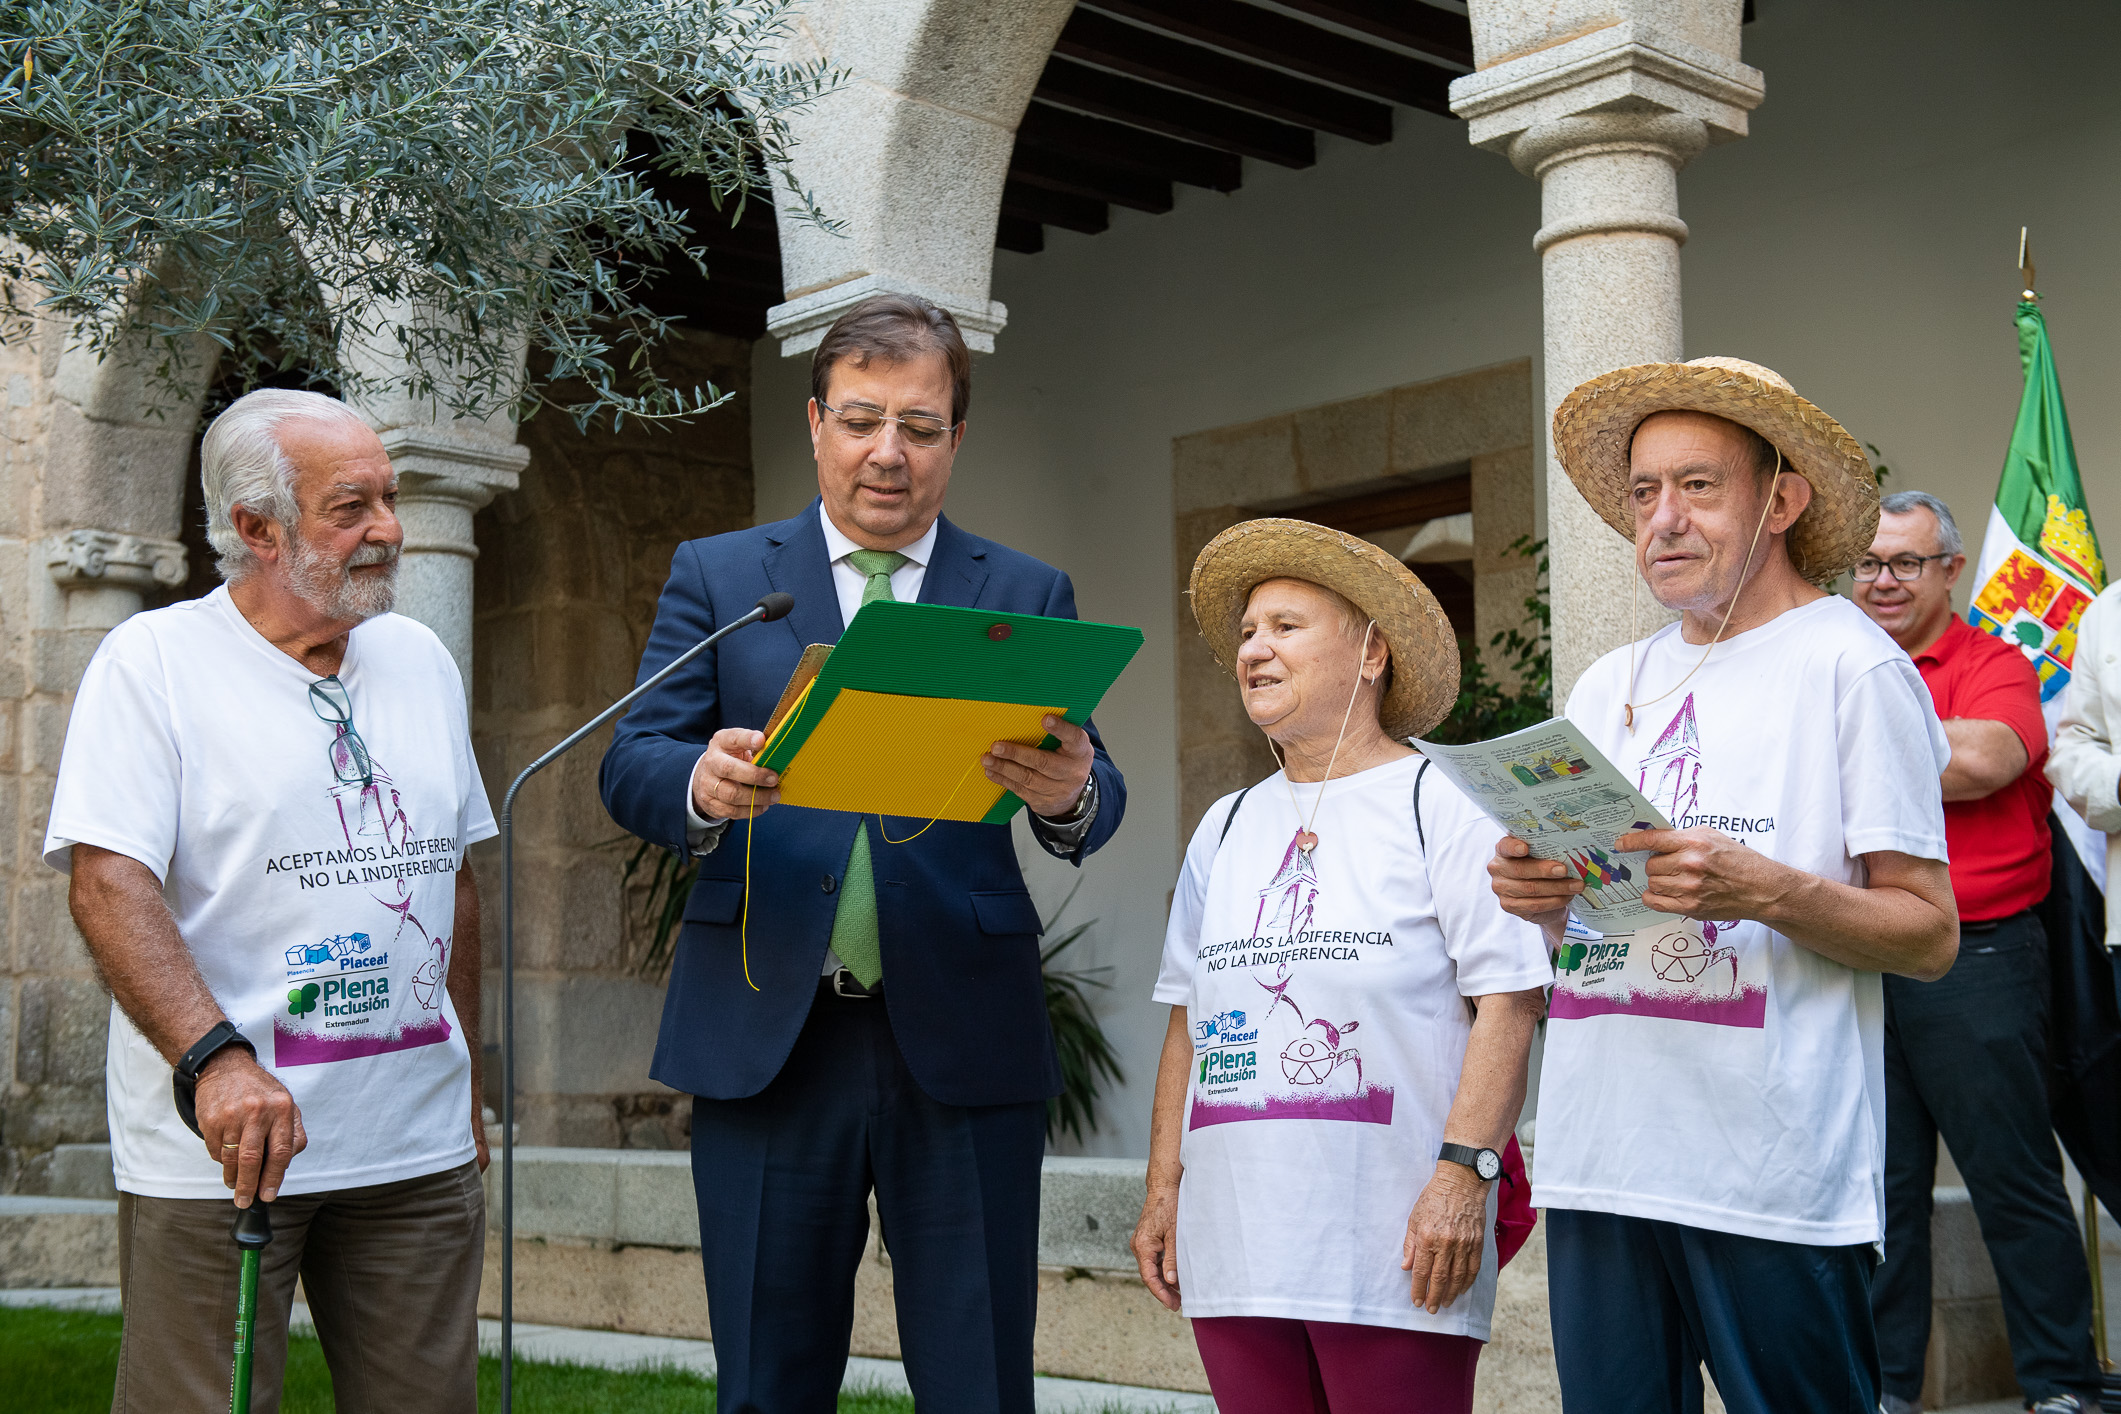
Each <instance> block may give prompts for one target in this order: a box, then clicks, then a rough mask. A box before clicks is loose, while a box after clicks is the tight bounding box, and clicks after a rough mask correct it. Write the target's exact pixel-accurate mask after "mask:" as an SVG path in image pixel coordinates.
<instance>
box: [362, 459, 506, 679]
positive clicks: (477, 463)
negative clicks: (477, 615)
mask: <svg viewBox="0 0 2121 1414" xmlns="http://www.w3.org/2000/svg"><path fill="white" fill-rule="evenodd" d="M382 437H383V447H384V450H386V451H388V452H389V453H390V464H391V466H392V467H393V468H395V469H396V471H397V473H398V519H399V521H400V522H402V523H403V525H404V527H405V558H404V562H403V564H402V565H401V566H400V567H399V569H398V603H397V609H398V612H399V613H401V614H404V615H406V616H407V617H408V618H414V619H418V620H419V621H420V622H421V623H423V624H426V625H427V626H428V627H429V628H431V629H433V630H434V631H435V636H436V637H437V638H439V639H441V640H442V645H443V647H445V648H447V649H448V650H449V656H450V657H452V658H454V659H456V660H457V671H458V672H459V673H461V674H462V675H463V677H464V690H465V691H466V693H469V692H470V690H471V617H472V614H471V568H472V567H471V562H472V561H473V560H475V559H477V558H478V556H479V547H478V545H477V543H476V542H475V541H474V540H473V539H472V533H471V521H472V517H473V516H474V515H476V514H477V513H478V512H479V511H480V510H482V509H484V508H485V506H486V505H487V503H488V502H490V501H492V500H493V498H494V497H495V496H497V495H499V494H500V493H501V492H503V491H513V490H515V489H516V481H517V477H518V475H519V474H520V473H521V472H522V470H523V468H524V466H525V465H527V464H528V463H529V461H530V452H529V450H528V449H527V448H524V447H519V446H517V445H516V444H515V443H514V442H513V441H509V442H501V441H498V440H496V439H493V438H489V437H469V436H464V435H462V434H461V433H453V432H452V431H451V429H450V428H449V427H448V426H447V425H446V424H434V423H429V424H425V425H419V424H415V425H411V426H398V427H386V428H384V429H382Z"/></svg>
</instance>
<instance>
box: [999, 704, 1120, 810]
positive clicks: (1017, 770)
mask: <svg viewBox="0 0 2121 1414" xmlns="http://www.w3.org/2000/svg"><path fill="white" fill-rule="evenodd" d="M1044 725H1045V728H1046V730H1047V731H1048V732H1050V733H1052V734H1053V736H1054V737H1055V738H1057V739H1058V740H1059V742H1060V746H1059V747H1058V748H1057V749H1055V750H1053V751H1041V750H1039V749H1038V748H1037V747H1035V746H1019V745H1018V744H1017V743H1015V742H1013V741H998V742H996V743H994V749H993V750H991V751H989V752H988V753H987V754H986V755H985V756H982V757H981V758H980V766H981V768H982V769H983V770H985V771H986V773H987V779H988V780H990V781H992V782H994V783H995V784H996V785H998V786H1001V787H1002V788H1004V789H1005V790H1013V791H1015V792H1016V794H1017V796H1018V797H1019V798H1020V799H1021V800H1022V801H1023V802H1024V804H1026V805H1028V806H1030V807H1031V813H1032V814H1034V815H1043V816H1045V817H1046V818H1047V819H1049V820H1050V819H1053V818H1055V817H1057V816H1062V815H1066V814H1067V813H1068V812H1069V811H1071V810H1073V809H1074V808H1075V802H1076V801H1077V800H1079V799H1081V798H1082V794H1083V786H1084V784H1085V783H1086V782H1088V781H1089V779H1090V766H1091V763H1092V762H1093V761H1095V760H1096V759H1097V758H1096V754H1095V753H1094V752H1092V751H1091V749H1090V733H1088V732H1086V731H1084V730H1083V729H1082V728H1081V727H1079V726H1077V725H1075V723H1073V722H1071V721H1069V720H1067V719H1066V718H1065V717H1048V718H1046V720H1045V723H1044Z"/></svg>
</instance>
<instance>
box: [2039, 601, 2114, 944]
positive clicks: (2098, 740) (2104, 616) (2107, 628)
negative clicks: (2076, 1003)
mask: <svg viewBox="0 0 2121 1414" xmlns="http://www.w3.org/2000/svg"><path fill="white" fill-rule="evenodd" d="M2067 691H2068V695H2067V696H2066V697H2064V698H2063V704H2064V705H2063V709H2062V722H2061V725H2060V726H2059V727H2057V728H2056V730H2055V744H2054V747H2053V749H2052V750H2051V751H2049V753H2048V757H2047V779H2048V780H2049V782H2050V783H2052V784H2053V785H2054V787H2055V789H2056V790H2057V791H2059V792H2060V793H2061V795H2062V798H2063V799H2064V800H2066V801H2068V802H2069V804H2070V808H2071V809H2072V810H2074V811H2076V812H2077V813H2078V814H2079V815H2082V816H2083V817H2084V820H2085V823H2086V824H2088V825H2090V826H2091V827H2092V828H2093V829H2095V830H2098V831H2100V832H2101V833H2102V834H2104V835H2105V836H2106V881H2107V882H2106V946H2107V948H2108V950H2109V951H2121V583H2115V584H2109V585H2108V586H2106V589H2105V591H2104V592H2103V593H2101V594H2100V595H2099V597H2098V598H2096V599H2094V600H2092V602H2091V604H2090V605H2089V606H2088V607H2087V608H2086V609H2085V611H2084V617H2083V618H2081V619H2079V620H2078V621H2077V656H2076V658H2075V660H2074V661H2073V662H2072V663H2071V665H2070V679H2069V687H2068V689H2067Z"/></svg>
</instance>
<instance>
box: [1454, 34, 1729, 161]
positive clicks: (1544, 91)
mask: <svg viewBox="0 0 2121 1414" xmlns="http://www.w3.org/2000/svg"><path fill="white" fill-rule="evenodd" d="M1766 94H1767V89H1766V81H1765V80H1764V79H1763V78H1762V76H1761V73H1760V71H1759V70H1758V69H1755V68H1753V67H1752V66H1750V65H1748V64H1742V63H1740V62H1738V61H1737V60H1736V59H1734V58H1728V57H1726V56H1724V55H1722V54H1718V53H1716V52H1714V51H1713V50H1709V49H1705V48H1703V47H1701V46H1700V45H1698V44H1693V43H1690V42H1688V41H1686V40H1683V39H1680V38H1678V37H1676V36H1674V35H1671V34H1668V33H1665V32H1663V31H1660V30H1659V29H1657V28H1656V27H1654V26H1652V25H1649V24H1646V23H1644V22H1642V21H1640V20H1623V21H1621V22H1619V23H1618V24H1612V25H1608V26H1606V27H1605V28H1603V29H1600V30H1594V31H1593V32H1591V33H1590V34H1586V35H1584V36H1582V37H1581V38H1578V39H1572V40H1570V41H1568V42H1567V43H1565V44H1557V45H1554V46H1553V47H1552V48H1548V49H1541V50H1538V51H1536V52H1534V53H1530V54H1526V55H1523V56H1521V57H1519V58H1516V59H1511V60H1508V61H1506V62H1504V63H1500V64H1497V65H1495V66H1494V67H1492V68H1487V69H1481V70H1479V71H1477V72H1475V73H1471V74H1467V75H1465V76H1464V77H1462V78H1458V79H1453V80H1452V81H1451V111H1452V112H1453V113H1456V114H1457V115H1458V116H1459V117H1461V118H1463V119H1465V120H1466V127H1467V137H1468V139H1469V140H1470V141H1471V142H1472V144H1473V145H1474V146H1475V147H1483V148H1487V149H1488V150H1489V151H1492V152H1502V153H1505V154H1507V155H1508V156H1509V157H1510V159H1511V161H1512V162H1514V163H1516V165H1517V167H1518V169H1519V170H1520V171H1523V172H1525V173H1526V174H1527V175H1533V174H1534V168H1535V166H1536V165H1537V164H1538V163H1539V162H1541V161H1542V160H1546V159H1550V158H1551V157H1552V156H1553V152H1552V151H1551V150H1542V151H1537V152H1531V151H1528V152H1526V153H1525V154H1524V155H1523V156H1522V157H1520V155H1519V147H1520V142H1519V140H1520V139H1521V138H1524V137H1526V136H1527V135H1530V134H1532V133H1534V132H1535V131H1536V130H1538V129H1540V128H1549V127H1551V125H1554V124H1557V123H1561V122H1563V121H1564V120H1569V119H1580V118H1585V117H1595V118H1596V119H1597V120H1598V122H1599V123H1600V124H1602V125H1604V126H1605V130H1606V132H1607V133H1608V136H1607V138H1606V139H1604V140H1614V139H1616V138H1618V137H1620V135H1621V134H1620V132H1619V130H1620V129H1622V128H1624V127H1625V126H1626V125H1627V124H1628V123H1630V122H1642V123H1648V124H1657V123H1658V120H1660V119H1668V118H1673V117H1676V118H1680V119H1684V120H1689V124H1690V126H1691V128H1692V129H1693V130H1696V131H1698V132H1699V133H1700V135H1701V136H1700V138H1699V139H1698V140H1696V141H1694V142H1693V143H1691V150H1690V151H1688V150H1684V147H1685V146H1686V145H1685V144H1682V147H1681V148H1680V149H1678V150H1675V153H1674V155H1675V156H1676V157H1677V158H1678V160H1679V161H1681V162H1683V161H1685V160H1686V158H1688V157H1691V156H1692V155H1693V154H1694V153H1695V152H1698V151H1700V150H1701V148H1702V147H1703V146H1707V145H1711V144H1715V143H1722V142H1729V141H1731V140H1732V139H1734V138H1741V137H1744V136H1745V134H1746V122H1747V117H1746V115H1747V114H1748V113H1750V112H1751V111H1752V110H1753V109H1754V108H1757V107H1758V106H1760V102H1761V100H1762V99H1763V98H1764V97H1766ZM1664 126H1665V127H1667V128H1669V127H1670V126H1671V125H1669V124H1665V125H1664ZM1667 135H1669V134H1667V133H1664V132H1653V133H1650V134H1646V136H1647V137H1649V139H1650V141H1652V142H1658V143H1659V145H1664V146H1669V145H1670V144H1668V143H1663V142H1661V141H1660V139H1662V138H1663V137H1665V136H1667ZM1588 140H1590V141H1599V140H1601V139H1599V138H1596V137H1590V138H1588ZM1534 146H1535V147H1538V148H1541V149H1546V148H1548V147H1549V144H1546V143H1538V144H1534Z"/></svg>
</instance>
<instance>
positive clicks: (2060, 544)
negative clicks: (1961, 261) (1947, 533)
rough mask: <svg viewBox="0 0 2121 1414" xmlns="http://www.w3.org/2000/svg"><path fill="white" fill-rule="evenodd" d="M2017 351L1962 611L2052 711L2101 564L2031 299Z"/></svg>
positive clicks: (2023, 306) (2101, 582)
mask: <svg viewBox="0 0 2121 1414" xmlns="http://www.w3.org/2000/svg"><path fill="white" fill-rule="evenodd" d="M2018 356H2019V359H2020V361H2021V362H2022V363H2023V364H2024V366H2025V396H2024V398H2023V400H2022V401H2021V402H2020V403H2019V405H2018V423H2017V426H2016V427H2014V428H2013V429H2012V431H2011V444H2010V451H2009V452H2008V453H2006V454H2005V456H2004V459H2003V476H2002V479H2001V480H2000V481H1999V482H1998V484H1997V486H1996V504H1995V507H1994V509H1993V510H1991V511H1990V512H1989V519H1988V531H1987V534H1985V535H1984V536H1983V537H1982V541H1981V562H1980V566H1979V568H1978V570H1977V571H1976V573H1975V580H1974V582H1975V583H1976V584H1978V585H1979V586H1980V587H1979V588H1978V589H1976V590H1975V591H1974V597H1973V602H1972V604H1971V605H1969V606H1968V608H1967V613H1966V617H1967V621H1968V622H1969V623H1971V624H1972V625H1973V626H1974V627H1975V628H1978V629H1984V630H1986V631H1987V632H1989V633H1993V634H1995V635H1997V636H1998V637H1999V638H2006V639H2009V640H2010V641H2011V642H2013V643H2015V644H2017V645H2018V647H2019V648H2020V649H2022V650H2023V651H2024V653H2025V656H2026V657H2027V658H2029V659H2031V660H2032V664H2033V670H2034V672H2036V673H2038V674H2039V677H2040V700H2041V702H2042V703H2043V704H2052V705H2050V706H2049V716H2050V718H2052V716H2053V714H2054V713H2055V712H2056V711H2057V710H2059V709H2060V706H2061V704H2060V702H2058V701H2057V698H2059V697H2060V695H2061V693H2062V689H2063V688H2064V687H2065V686H2067V685H2068V683H2069V670H2070V664H2071V662H2072V661H2073V660H2074V659H2075V657H2076V653H2077V620H2078V618H2079V617H2081V616H2082V615H2083V613H2084V609H2085V606H2086V605H2088V604H2090V603H2091V601H2092V598H2093V596H2095V595H2096V594H2098V592H2099V591H2100V590H2101V589H2103V588H2105V587H2106V566H2105V564H2104V563H2103V562H2102V561H2101V559H2100V557H2099V537H2098V536H2097V535H2096V534H2094V533H2093V531H2092V527H2091V519H2090V517H2089V515H2088V514H2087V512H2086V511H2085V506H2084V483H2083V481H2082V479H2081V478H2080V477H2079V476H2078V474H2077V451H2076V448H2075V446H2074V445H2073V444H2072V443H2071V441H2070V435H2069V414H2068V413H2067V412H2066V411H2065V410H2064V408H2063V405H2062V384H2061V381H2060V380H2059V379H2058V378H2057V377H2056V376H2055V355H2054V350H2053V349H2052V348H2051V347H2050V346H2049V344H2048V338H2047V321H2046V320H2045V319H2043V318H2042V317H2041V314H2040V306H2038V305H2037V304H2034V303H2033V302H2032V301H2031V300H2025V301H2023V302H2021V303H2020V304H2019V306H2018ZM2049 726H2050V728H2052V726H2053V723H2052V721H2050V723H2049Z"/></svg>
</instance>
